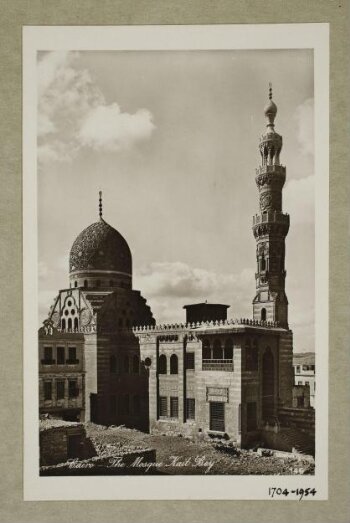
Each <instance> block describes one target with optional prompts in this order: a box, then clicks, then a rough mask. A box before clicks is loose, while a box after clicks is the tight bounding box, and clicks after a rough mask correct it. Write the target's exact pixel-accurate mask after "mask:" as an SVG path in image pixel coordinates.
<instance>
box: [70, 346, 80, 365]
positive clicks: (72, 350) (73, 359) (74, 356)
mask: <svg viewBox="0 0 350 523" xmlns="http://www.w3.org/2000/svg"><path fill="white" fill-rule="evenodd" d="M67 363H78V360H77V349H76V347H68V360H67Z"/></svg>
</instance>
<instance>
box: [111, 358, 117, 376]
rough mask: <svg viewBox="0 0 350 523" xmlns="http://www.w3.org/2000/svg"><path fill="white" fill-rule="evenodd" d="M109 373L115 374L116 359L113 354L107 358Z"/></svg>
mask: <svg viewBox="0 0 350 523" xmlns="http://www.w3.org/2000/svg"><path fill="white" fill-rule="evenodd" d="M109 372H110V373H115V372H117V359H116V357H115V356H114V354H113V355H112V356H111V357H110V358H109Z"/></svg>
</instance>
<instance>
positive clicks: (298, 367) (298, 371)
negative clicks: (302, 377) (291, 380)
mask: <svg viewBox="0 0 350 523" xmlns="http://www.w3.org/2000/svg"><path fill="white" fill-rule="evenodd" d="M296 372H297V374H299V373H300V365H297V371H296Z"/></svg>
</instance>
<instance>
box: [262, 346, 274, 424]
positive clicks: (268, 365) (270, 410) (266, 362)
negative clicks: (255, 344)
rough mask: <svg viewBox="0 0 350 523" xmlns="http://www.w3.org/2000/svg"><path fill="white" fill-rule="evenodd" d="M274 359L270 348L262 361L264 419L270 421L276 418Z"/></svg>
mask: <svg viewBox="0 0 350 523" xmlns="http://www.w3.org/2000/svg"><path fill="white" fill-rule="evenodd" d="M274 378H275V372H274V358H273V354H272V351H271V349H270V348H269V347H268V348H267V349H266V351H265V352H264V355H263V361H262V419H263V421H264V422H266V421H270V420H271V419H272V418H273V417H274V414H275V412H274V404H275V401H274V393H275V379H274Z"/></svg>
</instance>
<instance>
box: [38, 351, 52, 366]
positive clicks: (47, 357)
mask: <svg viewBox="0 0 350 523" xmlns="http://www.w3.org/2000/svg"><path fill="white" fill-rule="evenodd" d="M41 363H43V364H44V365H52V364H53V363H55V362H54V360H53V359H52V347H44V359H42V360H41Z"/></svg>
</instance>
